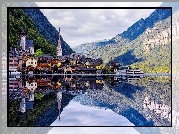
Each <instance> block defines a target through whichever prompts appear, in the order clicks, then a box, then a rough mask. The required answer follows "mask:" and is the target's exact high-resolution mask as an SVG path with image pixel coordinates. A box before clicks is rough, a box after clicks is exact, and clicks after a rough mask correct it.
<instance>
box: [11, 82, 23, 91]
mask: <svg viewBox="0 0 179 134" xmlns="http://www.w3.org/2000/svg"><path fill="white" fill-rule="evenodd" d="M18 88H22V82H20V81H18V80H10V81H9V90H10V91H12V90H14V91H17V90H18Z"/></svg>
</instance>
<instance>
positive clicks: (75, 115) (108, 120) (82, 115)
mask: <svg viewBox="0 0 179 134" xmlns="http://www.w3.org/2000/svg"><path fill="white" fill-rule="evenodd" d="M109 115H110V116H109ZM60 118H61V119H60V121H59V120H58V118H57V120H56V121H54V122H53V123H52V124H51V126H90V125H91V126H95V125H96V126H134V124H132V123H131V122H130V121H129V120H128V119H127V118H126V117H123V116H122V115H118V114H116V113H114V112H113V111H112V110H110V109H106V110H105V109H100V108H95V107H89V106H84V105H82V104H79V103H77V102H75V101H71V102H70V103H69V105H68V106H67V107H65V108H64V110H63V111H62V113H61V115H60Z"/></svg>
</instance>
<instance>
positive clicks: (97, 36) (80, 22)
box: [36, 2, 161, 47]
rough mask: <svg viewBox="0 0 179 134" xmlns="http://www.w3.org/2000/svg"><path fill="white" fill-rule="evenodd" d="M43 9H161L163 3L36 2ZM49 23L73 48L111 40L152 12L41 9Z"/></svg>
mask: <svg viewBox="0 0 179 134" xmlns="http://www.w3.org/2000/svg"><path fill="white" fill-rule="evenodd" d="M36 4H37V5H38V6H43V7H47V6H48V7H50V6H51V7H54V6H55V7H65V6H68V7H76V6H78V7H83V6H86V7H94V6H96V7H135V6H137V7H140V6H142V7H147V6H154V7H155V6H159V5H160V4H161V2H156V3H151V2H148V3H147V2H127V3H125V2H112V3H109V2H103V3H101V2H95V3H94V2H50V3H46V2H36ZM41 11H42V12H43V13H44V15H45V16H46V17H47V18H48V20H49V22H50V23H51V24H52V25H53V26H54V27H55V28H56V29H57V30H58V28H59V27H60V28H61V35H62V37H63V39H64V40H65V41H66V42H67V43H68V44H69V45H70V46H71V47H74V46H76V45H80V44H83V43H85V42H92V41H95V40H101V39H110V38H112V37H114V36H116V35H117V34H120V33H122V32H123V31H124V30H127V28H128V27H130V26H131V25H132V24H134V23H135V22H136V21H138V20H139V19H141V18H146V17H148V16H149V15H150V13H152V12H153V11H154V10H153V9H41Z"/></svg>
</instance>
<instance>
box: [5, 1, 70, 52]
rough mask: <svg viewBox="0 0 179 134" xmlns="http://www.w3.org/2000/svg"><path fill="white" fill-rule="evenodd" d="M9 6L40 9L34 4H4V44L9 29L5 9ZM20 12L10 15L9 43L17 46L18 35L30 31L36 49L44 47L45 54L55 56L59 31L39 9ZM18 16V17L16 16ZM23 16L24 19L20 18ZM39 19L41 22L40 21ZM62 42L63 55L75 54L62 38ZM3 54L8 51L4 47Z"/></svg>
mask: <svg viewBox="0 0 179 134" xmlns="http://www.w3.org/2000/svg"><path fill="white" fill-rule="evenodd" d="M7 6H15V7H19V6H22V7H24V6H30V7H31V6H32V7H38V6H37V5H36V4H35V3H34V2H9V3H4V4H3V7H2V8H3V10H2V14H3V20H2V21H3V32H2V36H3V38H2V40H3V42H6V36H7V34H6V32H5V30H6V29H7V28H6V26H7V24H6V23H7V22H6V16H7V15H6V14H7V12H6V11H5V8H6V7H7ZM18 10H19V11H15V12H16V13H13V11H11V13H10V15H9V17H10V18H9V21H10V22H9V23H10V25H11V27H10V31H9V33H10V37H9V42H10V44H9V45H11V46H17V34H18V32H19V30H20V29H22V28H23V29H25V30H28V39H32V40H34V42H35V49H38V48H39V47H42V49H43V52H44V53H50V54H51V55H54V53H55V52H56V46H57V41H58V31H57V30H56V29H55V27H54V26H52V24H51V23H50V22H49V21H48V19H47V18H46V17H45V16H44V15H43V13H42V12H41V11H40V10H39V9H27V8H26V9H25V8H22V9H18ZM15 14H16V15H15ZM19 16H22V17H19ZM39 19H40V20H41V21H39ZM60 39H61V42H62V54H63V55H68V54H71V53H72V52H73V50H72V49H71V48H70V46H69V45H68V44H67V43H66V42H65V40H63V37H62V36H61V38H60ZM3 50H4V51H3V52H6V49H5V48H4V46H3Z"/></svg>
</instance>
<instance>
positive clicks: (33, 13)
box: [23, 8, 73, 55]
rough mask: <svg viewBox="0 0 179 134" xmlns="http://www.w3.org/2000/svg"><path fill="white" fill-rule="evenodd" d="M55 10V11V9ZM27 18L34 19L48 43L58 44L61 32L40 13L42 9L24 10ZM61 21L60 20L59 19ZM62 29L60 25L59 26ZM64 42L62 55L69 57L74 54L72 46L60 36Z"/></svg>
mask: <svg viewBox="0 0 179 134" xmlns="http://www.w3.org/2000/svg"><path fill="white" fill-rule="evenodd" d="M54 10H55V9H54ZM23 11H24V12H25V13H26V14H27V16H28V17H29V18H30V19H32V21H33V22H34V24H35V26H36V28H37V29H38V31H39V33H40V34H41V35H42V36H44V37H45V38H46V39H47V41H49V42H51V43H52V44H53V45H56V46H57V44H58V39H59V32H58V31H57V30H56V28H55V27H54V26H53V25H52V24H51V23H50V22H49V21H48V19H47V17H46V16H44V14H43V13H42V12H41V11H40V9H25V8H24V9H23ZM57 19H58V21H60V18H57ZM59 27H60V25H59ZM62 31H63V30H62ZM60 40H61V42H62V54H63V55H69V54H71V53H72V52H73V50H72V49H71V48H70V46H69V45H68V44H67V43H66V42H65V41H64V40H63V38H62V36H60Z"/></svg>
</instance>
